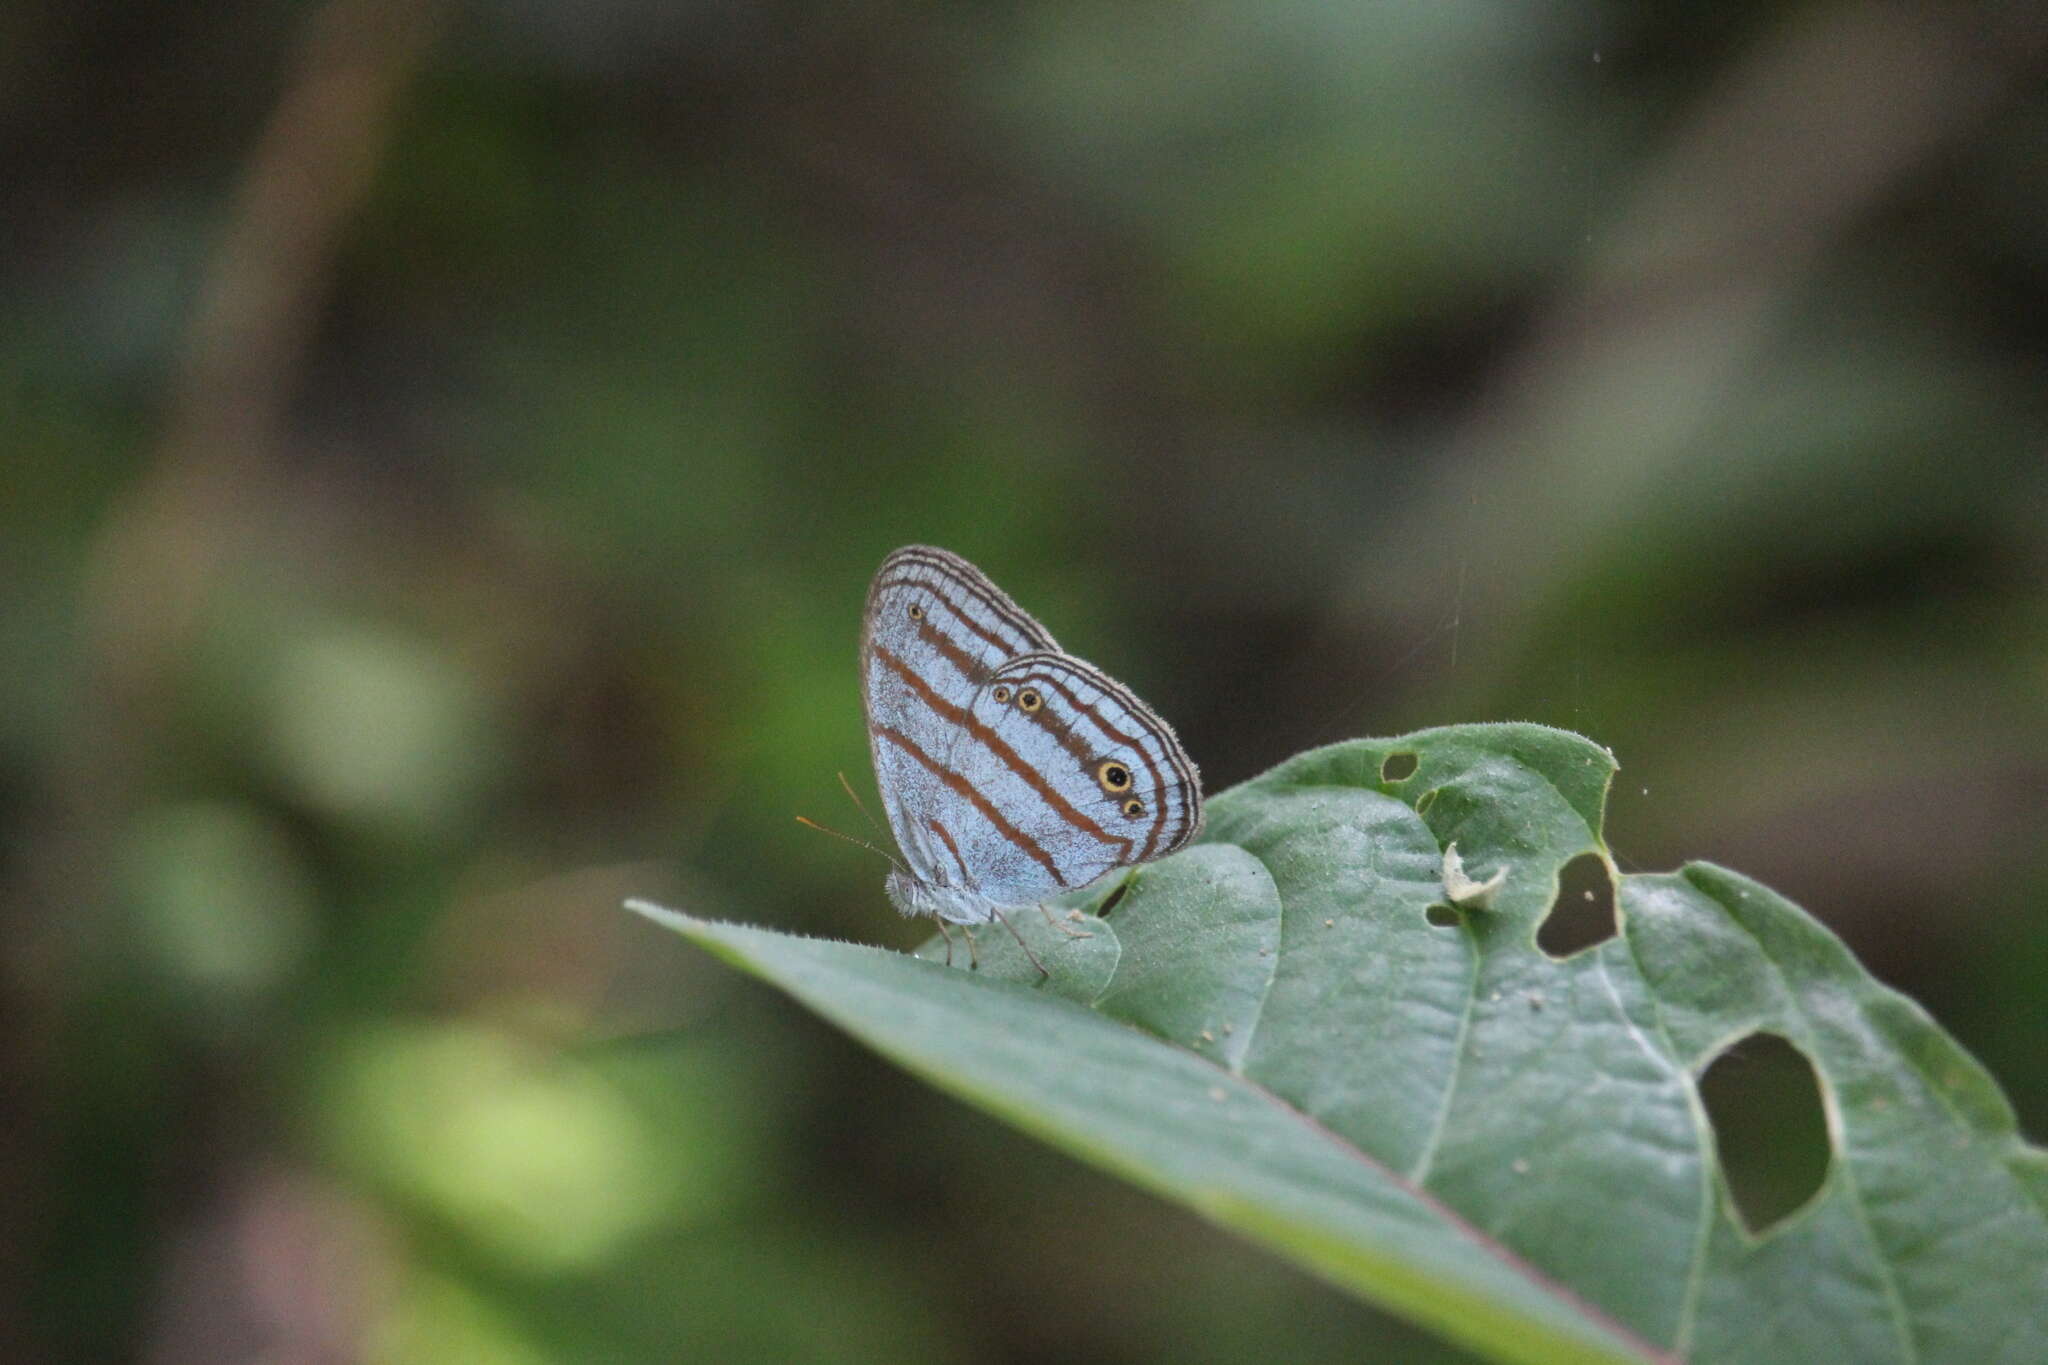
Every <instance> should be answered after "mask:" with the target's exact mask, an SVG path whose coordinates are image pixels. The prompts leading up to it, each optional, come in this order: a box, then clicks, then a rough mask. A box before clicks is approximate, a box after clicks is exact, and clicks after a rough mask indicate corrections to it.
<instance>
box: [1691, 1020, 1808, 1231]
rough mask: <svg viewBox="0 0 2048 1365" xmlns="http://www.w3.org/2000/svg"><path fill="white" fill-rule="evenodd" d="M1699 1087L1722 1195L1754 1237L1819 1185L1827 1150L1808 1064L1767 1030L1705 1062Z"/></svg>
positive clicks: (1795, 1207) (1779, 1220) (1803, 1201)
mask: <svg viewBox="0 0 2048 1365" xmlns="http://www.w3.org/2000/svg"><path fill="white" fill-rule="evenodd" d="M1699 1088H1700V1103H1701V1104H1702V1105H1704V1106H1705V1107H1706V1111H1707V1120H1708V1122H1710V1123H1712V1124H1713V1125H1714V1149H1715V1151H1716V1152H1717V1153H1718V1154H1719V1156H1720V1159H1721V1174H1722V1178H1723V1179H1725V1180H1726V1181H1727V1182H1728V1194H1729V1197H1730V1198H1732V1199H1733V1200H1734V1201H1735V1211H1736V1213H1737V1215H1738V1216H1740V1217H1741V1219H1742V1225H1743V1226H1744V1227H1745V1228H1748V1229H1749V1231H1750V1232H1751V1233H1752V1234H1753V1235H1756V1236H1762V1235H1763V1234H1764V1233H1767V1232H1769V1231H1770V1230H1771V1229H1772V1228H1774V1227H1776V1226H1777V1225H1778V1224H1780V1223H1782V1222H1784V1221H1785V1220H1786V1219H1787V1218H1789V1217H1791V1216H1792V1214H1793V1213H1795V1212H1797V1211H1798V1210H1799V1209H1800V1208H1802V1207H1803V1206H1804V1205H1805V1204H1806V1203H1807V1202H1808V1201H1809V1200H1811V1199H1812V1198H1813V1197H1814V1195H1816V1194H1818V1193H1819V1192H1820V1187H1821V1185H1822V1183H1823V1182H1825V1181H1826V1180H1827V1176H1828V1161H1829V1159H1830V1157H1831V1156H1832V1155H1833V1153H1832V1150H1831V1148H1830V1146H1829V1143H1828V1121H1827V1114H1826V1111H1825V1110H1823V1109H1822V1107H1821V1097H1820V1080H1819V1078H1818V1077H1816V1076H1815V1075H1814V1073H1813V1063H1812V1062H1809V1061H1808V1060H1806V1054H1805V1053H1803V1052H1801V1051H1800V1050H1799V1049H1798V1048H1796V1047H1794V1046H1792V1044H1790V1043H1788V1042H1786V1041H1785V1040H1784V1039H1783V1038H1780V1037H1779V1036H1778V1035H1777V1034H1775V1033H1752V1034H1750V1035H1749V1036H1748V1037H1747V1038H1744V1039H1743V1040H1742V1041H1741V1042H1739V1043H1736V1044H1734V1045H1733V1046H1732V1047H1729V1048H1727V1049H1725V1050H1723V1051H1722V1053H1721V1055H1720V1056H1718V1057H1716V1058H1714V1060H1713V1061H1712V1062H1710V1063H1708V1065H1707V1069H1706V1070H1705V1071H1703V1072H1701V1073H1700V1079H1699Z"/></svg>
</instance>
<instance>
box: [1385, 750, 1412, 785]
mask: <svg viewBox="0 0 2048 1365" xmlns="http://www.w3.org/2000/svg"><path fill="white" fill-rule="evenodd" d="M1418 762H1419V760H1418V759H1417V758H1416V757H1415V755H1414V754H1388V755H1387V756H1386V758H1385V759H1383V760H1381V762H1380V781H1382V782H1406V781H1407V780H1408V779H1409V778H1411V777H1413V776H1415V767H1416V764H1417V763H1418Z"/></svg>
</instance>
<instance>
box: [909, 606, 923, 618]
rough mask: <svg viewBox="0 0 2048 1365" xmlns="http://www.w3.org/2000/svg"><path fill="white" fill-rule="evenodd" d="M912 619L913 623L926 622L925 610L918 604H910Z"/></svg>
mask: <svg viewBox="0 0 2048 1365" xmlns="http://www.w3.org/2000/svg"><path fill="white" fill-rule="evenodd" d="M910 619H911V620H913V621H922V620H924V608H923V607H920V606H919V605H917V603H915V602H912V603H911V604H910Z"/></svg>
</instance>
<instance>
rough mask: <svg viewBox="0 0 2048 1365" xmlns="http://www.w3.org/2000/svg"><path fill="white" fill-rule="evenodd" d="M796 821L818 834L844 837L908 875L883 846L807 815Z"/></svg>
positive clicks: (838, 837) (904, 868)
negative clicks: (843, 832)
mask: <svg viewBox="0 0 2048 1365" xmlns="http://www.w3.org/2000/svg"><path fill="white" fill-rule="evenodd" d="M796 822H797V823H798V824H799V825H809V826H810V827H811V828H812V829H814V830H816V831H818V833H820V834H829V835H831V836H832V837H833V838H835V839H844V840H846V842H847V843H849V844H852V845H854V846H855V847H856V848H864V849H866V850H867V851H868V852H870V853H873V854H876V855H877V856H879V857H882V858H885V859H887V860H888V863H889V866H891V867H893V868H895V869H896V870H897V871H898V872H901V873H902V874H903V875H904V876H906V877H907V876H909V875H910V869H909V868H907V867H905V866H904V865H903V864H902V863H899V862H897V861H896V858H895V855H893V854H891V853H890V852H889V851H888V850H887V849H885V848H881V847H879V846H878V845H875V844H871V843H869V842H868V841H867V840H865V839H856V838H854V837H853V836H852V835H851V834H842V833H840V832H839V831H838V830H836V829H833V828H832V827H831V826H830V825H821V824H819V823H818V822H817V821H816V820H813V819H811V818H810V817H809V816H807V815H799V816H797V818H796Z"/></svg>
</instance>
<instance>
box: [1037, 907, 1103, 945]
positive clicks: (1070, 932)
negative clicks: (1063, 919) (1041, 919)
mask: <svg viewBox="0 0 2048 1365" xmlns="http://www.w3.org/2000/svg"><path fill="white" fill-rule="evenodd" d="M1038 913H1039V914H1041V915H1044V916H1045V922H1046V923H1047V924H1049V925H1051V926H1052V927H1053V928H1055V929H1057V930H1059V931H1060V932H1061V933H1063V934H1065V935H1066V936H1067V937H1068V938H1094V937H1095V935H1093V934H1091V933H1089V932H1088V931H1087V930H1086V929H1069V928H1068V927H1067V926H1066V925H1064V924H1061V923H1060V922H1059V921H1058V920H1056V919H1054V918H1053V917H1052V911H1050V910H1048V909H1046V908H1045V902H1044V901H1040V902H1039V903H1038ZM1080 913H1081V912H1080V911H1078V910H1076V911H1075V912H1074V914H1075V915H1076V916H1077V917H1078V916H1079V915H1080Z"/></svg>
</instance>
